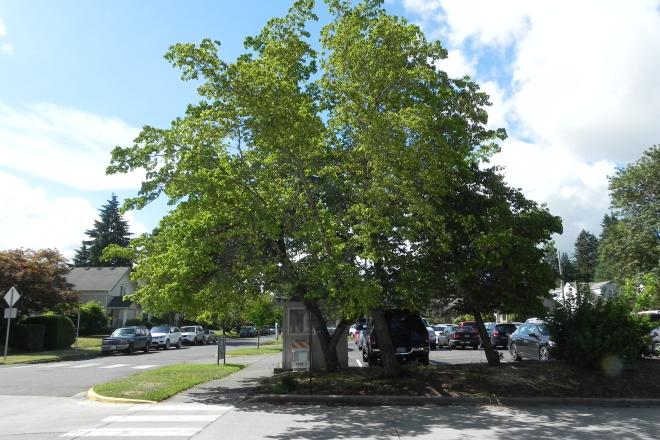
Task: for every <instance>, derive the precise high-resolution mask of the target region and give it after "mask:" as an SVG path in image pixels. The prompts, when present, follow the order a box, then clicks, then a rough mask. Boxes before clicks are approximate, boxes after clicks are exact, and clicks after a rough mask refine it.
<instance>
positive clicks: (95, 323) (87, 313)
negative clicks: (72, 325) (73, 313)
mask: <svg viewBox="0 0 660 440" xmlns="http://www.w3.org/2000/svg"><path fill="white" fill-rule="evenodd" d="M76 318H77V317H76ZM107 328H108V320H107V319H106V317H105V310H104V309H103V307H102V306H101V304H99V303H97V302H95V301H91V302H88V303H85V304H83V305H82V306H80V334H81V335H98V334H101V333H105V332H106V330H107Z"/></svg>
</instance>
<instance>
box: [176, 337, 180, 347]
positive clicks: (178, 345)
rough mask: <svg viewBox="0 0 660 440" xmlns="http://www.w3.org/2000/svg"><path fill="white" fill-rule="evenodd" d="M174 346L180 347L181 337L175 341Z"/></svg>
mask: <svg viewBox="0 0 660 440" xmlns="http://www.w3.org/2000/svg"><path fill="white" fill-rule="evenodd" d="M176 348H181V339H179V340H178V341H177V342H176Z"/></svg>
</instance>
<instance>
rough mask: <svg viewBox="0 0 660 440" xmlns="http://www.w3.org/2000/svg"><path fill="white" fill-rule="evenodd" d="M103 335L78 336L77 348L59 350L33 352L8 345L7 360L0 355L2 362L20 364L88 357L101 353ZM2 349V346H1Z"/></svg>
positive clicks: (0, 362) (0, 363) (0, 361)
mask: <svg viewBox="0 0 660 440" xmlns="http://www.w3.org/2000/svg"><path fill="white" fill-rule="evenodd" d="M102 339H103V336H81V337H80V338H78V348H77V349H76V348H73V347H74V345H75V343H74V345H72V346H71V347H72V348H64V349H61V350H48V351H35V352H31V353H30V352H18V353H17V352H15V351H13V350H12V349H11V347H9V356H7V361H6V362H4V359H3V358H2V357H0V365H2V364H7V365H9V364H22V363H41V362H58V361H64V360H78V359H88V358H92V357H96V356H99V355H100V354H101V340H102ZM2 349H3V350H4V347H2Z"/></svg>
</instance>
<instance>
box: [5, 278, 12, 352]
mask: <svg viewBox="0 0 660 440" xmlns="http://www.w3.org/2000/svg"><path fill="white" fill-rule="evenodd" d="M13 305H14V289H12V290H11V295H10V297H9V315H7V334H6V335H5V360H4V362H7V348H8V347H9V326H10V325H11V309H12V307H13Z"/></svg>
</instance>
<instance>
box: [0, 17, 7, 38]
mask: <svg viewBox="0 0 660 440" xmlns="http://www.w3.org/2000/svg"><path fill="white" fill-rule="evenodd" d="M5 35H7V27H6V26H5V23H4V22H3V21H2V18H0V37H4V36H5Z"/></svg>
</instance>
